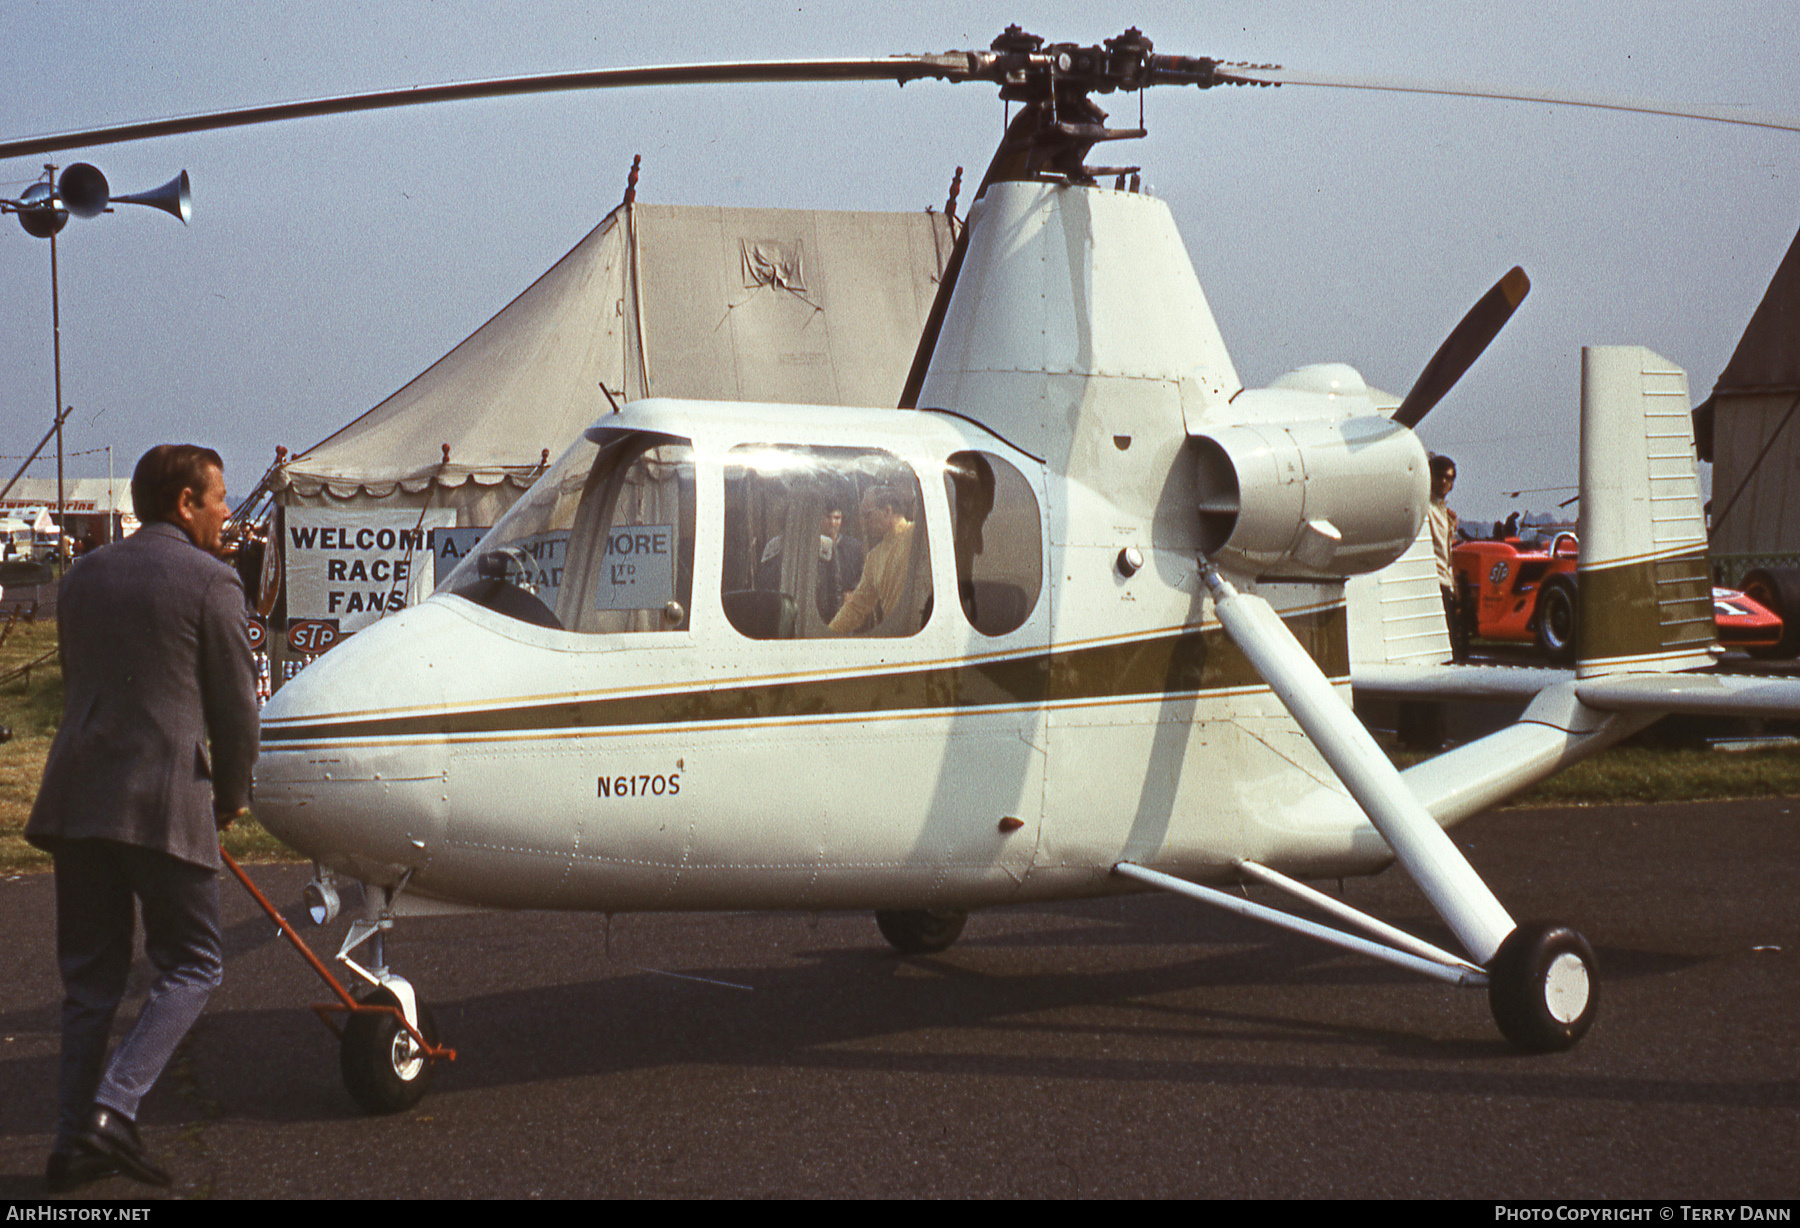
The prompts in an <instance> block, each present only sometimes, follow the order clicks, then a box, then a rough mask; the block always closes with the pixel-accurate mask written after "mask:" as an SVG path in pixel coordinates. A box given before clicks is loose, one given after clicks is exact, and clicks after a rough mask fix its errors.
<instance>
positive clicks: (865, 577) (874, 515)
mask: <svg viewBox="0 0 1800 1228" xmlns="http://www.w3.org/2000/svg"><path fill="white" fill-rule="evenodd" d="M911 503H912V500H911V499H909V498H908V497H907V494H906V492H905V491H903V490H900V489H899V488H898V487H894V486H876V487H872V488H870V489H869V490H868V491H867V492H866V493H864V495H863V497H862V504H861V507H860V509H859V512H860V515H861V516H862V523H863V535H864V536H863V540H864V541H865V542H867V543H868V547H869V554H868V557H867V558H866V559H865V560H864V561H863V569H862V582H861V583H860V584H858V585H857V586H856V591H854V592H852V593H851V594H850V595H849V596H848V597H846V598H845V599H844V606H843V608H842V609H840V610H839V611H838V612H837V616H836V617H835V618H833V619H832V620H831V629H832V630H833V631H836V632H838V633H839V634H849V633H852V632H856V631H866V630H869V629H871V628H874V627H878V626H880V625H881V623H882V620H884V619H885V618H887V616H888V615H889V614H891V613H893V612H894V609H895V607H896V606H898V605H899V603H900V601H901V600H902V599H903V598H904V597H905V595H906V584H907V580H908V578H909V577H910V576H911V574H912V559H913V554H912V542H913V523H912V521H910V520H908V519H906V512H907V511H908V510H910V506H911ZM920 604H921V606H922V605H923V601H921V602H920ZM916 630H918V628H917V627H913V628H910V629H909V630H906V631H904V632H902V633H901V634H906V635H910V634H912V632H913V631H916Z"/></svg>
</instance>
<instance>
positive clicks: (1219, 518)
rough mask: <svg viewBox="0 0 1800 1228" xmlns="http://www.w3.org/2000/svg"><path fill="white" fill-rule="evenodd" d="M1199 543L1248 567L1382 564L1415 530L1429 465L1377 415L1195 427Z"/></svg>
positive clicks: (1299, 570)
mask: <svg viewBox="0 0 1800 1228" xmlns="http://www.w3.org/2000/svg"><path fill="white" fill-rule="evenodd" d="M1194 443H1195V445H1196V447H1197V449H1198V466H1199V478H1200V481H1199V492H1200V495H1199V511H1200V542H1201V546H1200V548H1201V551H1202V552H1203V553H1205V554H1206V555H1207V556H1209V557H1211V558H1213V559H1214V560H1215V561H1217V562H1219V563H1222V564H1225V565H1226V566H1228V567H1232V568H1233V569H1234V570H1242V571H1247V572H1249V573H1250V574H1252V575H1259V576H1260V575H1282V576H1306V577H1312V578H1319V579H1337V578H1342V577H1344V576H1356V575H1364V574H1366V573H1368V572H1372V571H1379V570H1381V569H1382V568H1383V567H1386V566H1387V565H1388V564H1389V563H1391V562H1393V561H1394V560H1395V559H1397V558H1399V557H1400V556H1401V555H1402V554H1404V553H1405V552H1406V550H1407V548H1408V547H1409V546H1411V545H1412V544H1413V541H1414V540H1415V539H1417V537H1418V536H1419V525H1420V524H1421V523H1423V522H1424V519H1425V509H1426V506H1427V504H1428V503H1429V501H1430V499H1431V467H1430V465H1429V464H1428V463H1427V460H1426V456H1425V449H1424V447H1423V446H1421V445H1420V443H1419V440H1418V437H1417V436H1415V435H1414V434H1413V433H1412V432H1411V431H1410V430H1408V429H1407V428H1405V427H1403V426H1399V425H1397V424H1396V423H1393V422H1391V421H1389V420H1388V419H1386V418H1384V417H1381V416H1380V415H1378V414H1369V415H1363V416H1359V417H1354V418H1337V419H1315V420H1311V421H1299V422H1258V423H1253V424H1249V425H1244V426H1233V427H1224V428H1221V429H1219V430H1216V431H1210V432H1208V433H1207V434H1205V435H1199V436H1196V437H1195V439H1194Z"/></svg>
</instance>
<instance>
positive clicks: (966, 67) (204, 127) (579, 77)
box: [0, 51, 996, 158]
mask: <svg viewBox="0 0 1800 1228" xmlns="http://www.w3.org/2000/svg"><path fill="white" fill-rule="evenodd" d="M995 58H996V57H994V56H993V55H991V54H989V53H985V52H959V51H951V52H944V53H942V54H937V55H893V56H882V57H879V58H876V59H855V60H749V61H738V62H734V63H723V64H664V65H658V66H652V67H647V68H600V69H591V70H587V71H582V72H566V73H545V74H541V75H538V76H531V77H498V78H494V79H491V80H487V81H460V82H451V83H449V84H444V85H423V86H413V87H409V88H405V89H394V90H378V91H375V92H373V93H367V94H340V95H338V96H336V97H332V98H315V99H311V100H309V101H305V102H278V103H271V104H269V105H267V106H257V107H243V108H240V109H238V110H234V111H210V112H204V113H201V114H198V115H184V116H178V117H175V118H172V119H152V120H140V121H138V122H136V123H130V124H116V125H113V126H111V127H106V128H90V129H85V130H82V131H78V132H59V133H51V134H47V135H44V136H32V137H21V138H19V139H17V140H10V141H5V142H0V158H18V157H25V156H27V155H31V154H41V153H50V152H52V151H54V150H59V149H81V148H85V147H87V146H90V145H114V144H118V143H119V142H121V141H141V140H145V139H147V138H149V137H157V136H174V135H177V134H179V133H184V132H206V131H210V130H212V129H215V128H241V127H245V126H247V125H250V124H268V123H274V122H276V121H277V120H284V119H303V118H306V117H309V116H314V115H342V114H347V113H349V112H352V111H379V110H384V109H386V108H390V107H411V106H422V105H424V104H426V103H431V102H459V101H462V100H465V99H471V98H501V97H506V96H509V95H513V94H550V93H556V92H559V91H565V90H603V89H618V88H622V87H627V86H637V85H723V84H746V83H749V84H753V83H757V82H781V81H898V82H900V83H901V84H902V85H904V84H905V83H906V82H908V81H917V80H920V79H922V78H926V77H936V78H939V79H941V80H949V81H962V80H968V79H970V78H973V77H977V76H979V75H981V74H982V72H983V71H984V70H991V69H992V67H993V62H994V60H995Z"/></svg>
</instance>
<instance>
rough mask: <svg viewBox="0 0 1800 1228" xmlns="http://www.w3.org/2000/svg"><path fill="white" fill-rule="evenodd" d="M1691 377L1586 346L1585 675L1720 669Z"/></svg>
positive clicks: (1645, 353) (1638, 355)
mask: <svg viewBox="0 0 1800 1228" xmlns="http://www.w3.org/2000/svg"><path fill="white" fill-rule="evenodd" d="M1689 409H1690V407H1689V405H1688V384H1687V372H1685V371H1683V370H1682V369H1681V368H1680V367H1677V366H1676V365H1675V364H1674V363H1672V362H1670V361H1669V360H1668V359H1666V358H1663V357H1661V356H1660V355H1657V354H1653V353H1651V352H1650V351H1649V350H1647V349H1644V348H1643V347H1642V346H1635V345H1616V346H1584V347H1583V348H1582V351H1581V519H1580V537H1581V562H1580V577H1581V611H1582V616H1581V619H1580V623H1579V625H1578V627H1577V629H1576V636H1575V645H1576V656H1577V658H1578V662H1579V664H1578V669H1579V673H1580V676H1581V677H1583V678H1595V677H1601V676H1603V675H1606V674H1617V673H1671V672H1673V671H1676V670H1683V669H1693V668H1695V667H1697V666H1701V665H1707V664H1710V663H1711V662H1712V660H1713V653H1712V650H1713V648H1714V646H1715V636H1714V628H1713V616H1712V579H1711V576H1710V574H1709V570H1708V565H1707V555H1706V522H1705V520H1704V518H1703V517H1702V514H1701V509H1700V477H1699V466H1698V463H1697V461H1696V459H1695V456H1694V427H1693V421H1692V419H1691V418H1690V417H1689Z"/></svg>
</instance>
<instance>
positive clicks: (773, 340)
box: [272, 203, 951, 525]
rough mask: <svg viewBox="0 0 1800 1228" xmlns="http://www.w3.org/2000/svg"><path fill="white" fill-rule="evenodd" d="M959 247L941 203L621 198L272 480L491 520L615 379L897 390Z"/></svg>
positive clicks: (869, 399)
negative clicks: (449, 344)
mask: <svg viewBox="0 0 1800 1228" xmlns="http://www.w3.org/2000/svg"><path fill="white" fill-rule="evenodd" d="M950 248H951V236H950V227H949V223H948V222H947V221H946V219H945V218H944V217H943V216H942V215H939V214H931V213H917V214H909V213H831V212H821V211H809V210H796V209H722V208H714V207H694V206H676V205H646V204H635V203H634V204H627V205H622V206H620V207H619V208H618V209H616V210H614V211H613V212H612V213H610V214H608V215H607V217H606V218H605V219H604V220H603V221H602V222H601V223H600V224H599V225H598V226H596V227H595V228H594V229H593V230H592V231H590V232H589V233H588V235H587V237H585V238H584V239H582V240H581V242H580V243H578V244H576V245H575V247H574V249H573V250H571V251H570V252H569V253H568V254H567V255H566V256H564V257H563V258H562V259H561V260H559V261H557V262H556V264H555V265H554V266H553V267H552V268H551V269H550V270H549V271H548V272H547V273H545V274H544V275H543V276H542V277H540V278H539V279H538V280H537V281H536V282H534V283H532V285H531V286H530V287H529V288H527V289H526V290H525V292H524V293H522V294H520V295H519V296H518V297H517V298H516V299H514V300H513V301H512V302H511V303H509V304H508V305H507V306H506V307H505V308H504V309H503V310H502V311H501V312H500V313H499V314H498V315H496V316H495V317H494V318H493V319H491V320H489V321H488V322H487V323H486V324H484V325H482V326H481V328H479V329H477V330H476V331H475V332H474V334H473V335H471V336H470V337H469V338H468V339H467V340H465V341H464V342H463V343H462V344H461V345H458V346H457V347H456V348H455V349H453V350H451V351H450V353H448V354H446V355H445V356H444V357H443V358H441V359H439V360H438V361H437V362H436V363H434V364H432V366H431V367H429V368H427V369H426V370H425V371H424V373H422V374H421V375H419V376H418V377H417V378H416V379H414V380H413V381H412V382H411V383H409V384H407V385H406V386H405V387H404V388H402V389H400V391H398V392H396V393H395V394H394V395H393V396H391V397H389V398H388V399H387V400H385V401H383V402H382V403H381V404H379V405H377V406H375V408H373V409H371V410H370V411H369V412H368V413H366V414H364V415H362V417H360V418H358V419H356V420H355V421H354V422H352V423H350V424H349V425H348V426H346V427H344V428H343V429H342V430H340V431H338V432H337V433H336V434H334V435H332V436H331V437H330V438H328V439H326V440H325V441H324V442H323V443H320V444H318V445H317V446H315V447H313V448H310V449H308V450H307V451H306V452H304V453H301V454H300V455H298V456H295V457H293V458H291V459H289V460H288V461H286V462H285V463H284V464H283V465H281V466H280V467H279V468H278V471H277V472H276V473H275V474H274V475H273V479H272V484H273V486H274V488H275V490H276V491H277V495H278V498H279V500H280V502H282V503H283V504H286V505H289V506H297V505H311V506H322V505H335V506H346V505H348V506H360V507H418V506H422V505H424V504H425V503H426V502H427V500H429V502H430V503H431V505H432V506H436V507H446V506H448V507H455V508H456V509H457V511H458V522H459V523H461V524H466V525H481V524H491V523H493V520H494V519H495V518H496V516H497V514H498V512H499V511H501V510H504V508H505V507H506V506H508V505H510V504H511V503H512V502H513V500H514V499H516V498H517V497H518V494H519V492H520V491H521V490H522V489H523V488H524V487H526V486H529V485H530V484H531V481H532V480H533V479H534V478H535V477H536V475H537V474H538V473H539V472H540V471H541V468H542V466H543V464H544V461H545V458H546V456H547V457H549V458H551V459H554V458H555V457H556V456H557V454H558V453H560V452H561V451H562V450H563V448H565V447H566V446H567V445H568V444H569V442H570V441H572V440H574V439H575V438H576V437H577V436H578V435H579V434H580V432H581V431H582V430H584V429H586V428H587V427H588V426H590V425H592V423H593V422H594V420H595V419H597V418H599V417H601V416H602V415H604V414H605V413H607V412H608V410H609V409H610V404H609V402H608V398H607V391H610V392H611V394H612V396H613V397H614V398H615V399H616V400H617V401H618V402H619V403H620V404H623V403H624V402H626V401H629V400H635V399H637V398H639V397H644V396H667V397H686V398H695V399H713V400H755V401H782V402H795V403H811V404H842V405H877V406H879V405H894V404H896V403H897V402H898V399H899V396H900V392H901V388H902V386H903V385H904V384H905V381H906V374H907V369H908V368H909V366H910V365H911V363H912V357H913V351H914V349H915V347H916V345H917V343H918V338H919V334H920V331H921V329H922V328H923V326H924V321H925V317H926V314H927V313H928V312H929V311H930V309H931V302H932V298H933V296H934V295H935V293H936V290H937V282H938V278H939V276H940V274H941V273H942V270H943V267H944V265H945V263H946V262H947V261H948V260H949V256H950ZM603 388H604V389H605V390H606V391H603ZM446 449H447V452H446Z"/></svg>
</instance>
